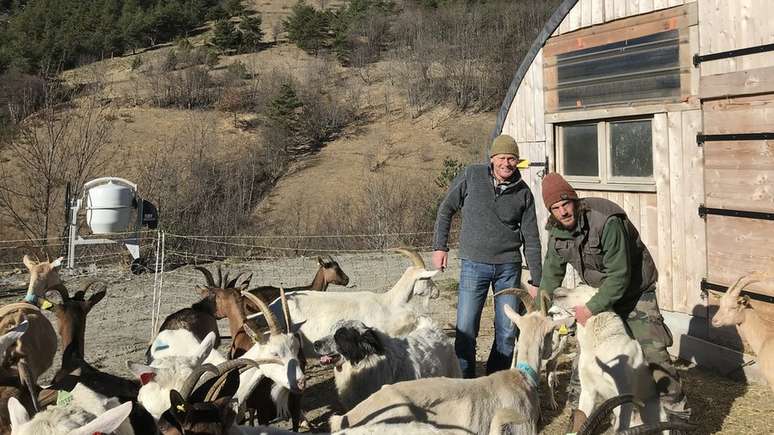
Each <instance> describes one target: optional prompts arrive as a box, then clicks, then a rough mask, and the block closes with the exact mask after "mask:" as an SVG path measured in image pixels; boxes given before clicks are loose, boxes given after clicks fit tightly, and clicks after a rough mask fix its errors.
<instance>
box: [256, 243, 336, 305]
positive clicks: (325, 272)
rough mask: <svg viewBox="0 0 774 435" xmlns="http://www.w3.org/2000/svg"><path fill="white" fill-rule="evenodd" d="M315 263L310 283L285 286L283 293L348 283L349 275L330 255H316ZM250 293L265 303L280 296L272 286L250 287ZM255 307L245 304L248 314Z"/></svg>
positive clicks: (320, 288)
mask: <svg viewBox="0 0 774 435" xmlns="http://www.w3.org/2000/svg"><path fill="white" fill-rule="evenodd" d="M317 264H318V265H319V266H320V267H319V268H318V269H317V273H315V275H314V278H312V283H311V284H309V285H304V286H299V287H286V288H284V290H285V293H286V294H287V293H293V292H296V291H302V290H310V291H318V292H324V291H326V290H328V285H330V284H336V285H347V284H349V277H348V276H347V274H346V273H344V271H343V270H341V267H340V266H339V263H337V262H336V260H334V259H333V258H332V257H331V256H330V255H327V256H326V258H322V257H317ZM250 293H251V294H253V295H255V296H258V297H259V298H261V299H263V300H264V302H266V303H271V302H272V301H274V300H276V299H277V298H279V297H280V288H279V287H273V286H261V287H256V288H253V289H250ZM256 308H257V307H253V306H251V305H249V304H248V305H247V311H248V312H249V313H250V314H252V313H255V312H257V309H256Z"/></svg>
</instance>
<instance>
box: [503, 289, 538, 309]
mask: <svg viewBox="0 0 774 435" xmlns="http://www.w3.org/2000/svg"><path fill="white" fill-rule="evenodd" d="M500 295H516V297H517V298H519V300H521V303H523V304H524V306H525V307H526V308H527V313H531V312H533V311H535V299H534V298H533V297H532V295H531V294H529V292H528V291H526V290H524V289H523V288H507V289H505V290H500V291H499V292H497V293H495V294H494V297H498V296H500Z"/></svg>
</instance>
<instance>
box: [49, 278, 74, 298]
mask: <svg viewBox="0 0 774 435" xmlns="http://www.w3.org/2000/svg"><path fill="white" fill-rule="evenodd" d="M50 291H54V292H57V293H59V296H60V297H61V298H62V302H66V301H68V300H69V299H70V291H69V290H67V287H65V285H64V283H62V282H60V283H59V284H54V285H53V286H51V287H49V288H48V289H46V293H48V292H50Z"/></svg>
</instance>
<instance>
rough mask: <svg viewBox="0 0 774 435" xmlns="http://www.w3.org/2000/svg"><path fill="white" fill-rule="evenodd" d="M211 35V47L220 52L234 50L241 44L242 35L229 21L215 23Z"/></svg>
mask: <svg viewBox="0 0 774 435" xmlns="http://www.w3.org/2000/svg"><path fill="white" fill-rule="evenodd" d="M212 33H213V34H212V45H214V46H216V47H218V48H219V49H220V50H221V51H228V50H236V49H237V48H239V45H240V44H241V42H242V34H241V33H239V32H238V31H237V29H236V26H234V23H232V22H231V21H229V20H218V21H216V22H215V28H214V29H213V31H212Z"/></svg>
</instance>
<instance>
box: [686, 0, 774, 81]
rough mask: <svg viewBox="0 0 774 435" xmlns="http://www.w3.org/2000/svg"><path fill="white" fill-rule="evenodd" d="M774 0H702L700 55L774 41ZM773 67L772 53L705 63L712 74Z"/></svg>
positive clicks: (705, 69) (705, 71)
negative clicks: (773, 14)
mask: <svg viewBox="0 0 774 435" xmlns="http://www.w3.org/2000/svg"><path fill="white" fill-rule="evenodd" d="M772 12H774V5H772V2H771V0H699V21H700V23H701V24H700V29H699V35H700V43H699V53H700V54H711V53H718V52H722V51H728V50H734V49H739V48H746V47H754V46H759V45H764V44H772V43H774V22H772V20H771V13H772ZM771 66H774V55H773V54H772V53H771V52H768V53H757V54H752V55H747V56H740V57H733V58H728V59H719V60H713V61H708V62H702V64H701V75H702V76H709V75H716V74H726V73H732V72H737V71H745V70H750V69H754V68H764V67H771Z"/></svg>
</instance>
